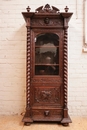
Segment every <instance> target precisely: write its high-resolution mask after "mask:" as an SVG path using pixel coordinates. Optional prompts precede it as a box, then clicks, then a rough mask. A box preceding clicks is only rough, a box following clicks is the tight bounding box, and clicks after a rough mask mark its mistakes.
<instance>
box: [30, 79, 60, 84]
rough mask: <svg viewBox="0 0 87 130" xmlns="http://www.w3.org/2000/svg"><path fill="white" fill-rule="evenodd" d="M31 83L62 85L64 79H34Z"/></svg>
mask: <svg viewBox="0 0 87 130" xmlns="http://www.w3.org/2000/svg"><path fill="white" fill-rule="evenodd" d="M31 83H35V84H36V83H41V84H44V83H49V84H50V83H54V84H56V83H62V79H58V78H34V79H32V81H31Z"/></svg>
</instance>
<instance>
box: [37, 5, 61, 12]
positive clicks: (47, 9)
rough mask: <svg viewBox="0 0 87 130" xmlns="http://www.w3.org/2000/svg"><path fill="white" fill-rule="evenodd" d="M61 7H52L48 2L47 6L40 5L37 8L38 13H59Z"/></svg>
mask: <svg viewBox="0 0 87 130" xmlns="http://www.w3.org/2000/svg"><path fill="white" fill-rule="evenodd" d="M59 11H60V10H59V9H58V8H56V7H54V6H52V7H50V5H49V4H46V5H45V6H40V7H39V8H37V9H36V13H59Z"/></svg>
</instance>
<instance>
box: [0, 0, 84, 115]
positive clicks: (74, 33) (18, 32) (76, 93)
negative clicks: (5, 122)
mask: <svg viewBox="0 0 87 130" xmlns="http://www.w3.org/2000/svg"><path fill="white" fill-rule="evenodd" d="M47 3H48V4H50V5H53V6H55V7H57V8H59V9H60V11H61V12H62V11H64V8H65V6H66V5H68V7H69V8H70V9H69V11H70V12H73V16H72V18H71V20H70V22H69V42H68V43H69V89H68V90H69V92H68V96H69V99H68V100H69V103H68V105H69V113H70V115H82V116H87V60H86V59H87V53H83V52H82V46H83V0H77V1H76V0H73V1H72V0H38V1H36V0H0V114H1V115H11V114H20V113H22V112H24V111H25V103H26V101H25V87H26V27H25V21H24V19H23V16H22V14H21V12H26V7H27V6H28V5H29V6H30V8H31V11H35V9H36V8H38V7H39V6H42V5H45V4H47Z"/></svg>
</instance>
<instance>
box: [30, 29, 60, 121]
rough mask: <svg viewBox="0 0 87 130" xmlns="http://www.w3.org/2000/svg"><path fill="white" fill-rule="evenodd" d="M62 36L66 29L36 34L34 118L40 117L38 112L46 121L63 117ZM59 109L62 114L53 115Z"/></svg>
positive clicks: (33, 71) (33, 62) (34, 33)
mask: <svg viewBox="0 0 87 130" xmlns="http://www.w3.org/2000/svg"><path fill="white" fill-rule="evenodd" d="M62 35H63V31H62V30H59V31H57V32H56V30H54V31H53V30H51V29H50V30H48V31H46V30H43V31H41V32H40V31H37V30H33V31H32V47H31V48H32V51H31V52H32V62H31V63H32V76H31V77H32V78H31V96H32V101H31V107H32V116H33V118H35V117H36V118H37V116H35V115H34V113H37V114H36V115H38V114H39V115H41V117H42V118H41V117H40V119H42V120H45V119H44V116H46V117H48V120H50V118H53V116H54V117H56V115H57V117H56V118H57V120H58V118H59V117H60V116H62V114H61V113H62V107H63V38H62ZM50 108H51V109H50ZM55 109H56V111H58V114H53V113H54V110H55ZM36 111H38V112H36ZM47 111H48V112H47ZM41 113H42V114H41ZM47 113H48V114H47ZM55 113H56V112H55ZM59 113H60V114H59ZM46 114H47V115H48V116H47V115H46ZM58 115H59V116H58ZM50 116H51V117H50ZM49 117H50V118H49ZM36 118H35V120H36ZM46 119H47V118H46ZM59 119H60V118H59Z"/></svg>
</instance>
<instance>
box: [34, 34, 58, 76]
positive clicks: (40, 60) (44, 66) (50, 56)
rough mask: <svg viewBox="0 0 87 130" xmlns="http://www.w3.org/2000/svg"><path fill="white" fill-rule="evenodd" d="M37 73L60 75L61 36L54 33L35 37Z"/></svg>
mask: <svg viewBox="0 0 87 130" xmlns="http://www.w3.org/2000/svg"><path fill="white" fill-rule="evenodd" d="M35 75H59V37H58V35H56V34H53V33H45V34H40V35H38V36H37V37H36V38H35Z"/></svg>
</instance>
